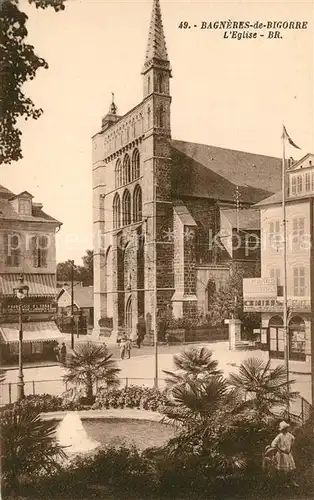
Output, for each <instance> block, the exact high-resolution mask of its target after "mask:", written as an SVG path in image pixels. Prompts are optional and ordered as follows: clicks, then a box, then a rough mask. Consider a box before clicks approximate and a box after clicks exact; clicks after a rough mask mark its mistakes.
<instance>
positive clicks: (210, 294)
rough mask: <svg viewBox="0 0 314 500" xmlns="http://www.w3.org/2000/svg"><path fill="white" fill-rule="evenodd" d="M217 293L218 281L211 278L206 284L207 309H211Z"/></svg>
mask: <svg viewBox="0 0 314 500" xmlns="http://www.w3.org/2000/svg"><path fill="white" fill-rule="evenodd" d="M215 293H216V283H215V282H214V281H213V280H211V279H210V280H209V281H208V283H207V286H206V299H207V300H206V303H207V311H210V309H211V306H212V301H213V298H214V295H215Z"/></svg>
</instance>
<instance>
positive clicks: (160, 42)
mask: <svg viewBox="0 0 314 500" xmlns="http://www.w3.org/2000/svg"><path fill="white" fill-rule="evenodd" d="M154 58H156V59H162V60H164V61H168V54H167V47H166V39H165V34H164V29H163V24H162V18H161V10H160V4H159V0H154V2H153V9H152V16H151V21H150V25H149V33H148V42H147V50H146V57H145V64H146V63H148V62H149V61H151V60H152V59H154Z"/></svg>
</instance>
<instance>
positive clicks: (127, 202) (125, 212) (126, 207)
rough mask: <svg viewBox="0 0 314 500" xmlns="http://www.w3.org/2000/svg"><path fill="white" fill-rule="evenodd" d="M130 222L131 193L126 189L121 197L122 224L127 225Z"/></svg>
mask: <svg viewBox="0 0 314 500" xmlns="http://www.w3.org/2000/svg"><path fill="white" fill-rule="evenodd" d="M128 224H131V195H130V191H129V190H128V189H126V190H125V191H124V193H123V197H122V225H123V226H127V225H128Z"/></svg>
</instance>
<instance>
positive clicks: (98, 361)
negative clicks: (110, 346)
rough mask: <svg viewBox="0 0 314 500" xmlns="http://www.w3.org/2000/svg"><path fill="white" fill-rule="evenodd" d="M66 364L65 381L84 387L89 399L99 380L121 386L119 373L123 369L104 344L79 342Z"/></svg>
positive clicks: (102, 383) (106, 383)
mask: <svg viewBox="0 0 314 500" xmlns="http://www.w3.org/2000/svg"><path fill="white" fill-rule="evenodd" d="M64 366H65V368H66V373H65V375H64V381H65V382H70V383H72V384H74V385H75V386H77V387H78V388H80V387H83V388H84V389H85V392H86V397H87V398H88V399H92V398H93V387H94V384H95V383H97V382H100V383H101V385H105V386H106V387H108V388H109V387H111V388H113V387H118V386H119V383H120V382H119V378H118V374H119V372H120V371H121V370H120V368H118V367H117V364H116V361H114V360H113V359H112V354H109V353H108V350H107V347H105V346H104V345H96V344H93V343H92V342H87V343H86V344H78V345H77V347H76V349H75V350H74V351H73V354H72V356H71V358H70V360H69V361H66V362H65V363H64Z"/></svg>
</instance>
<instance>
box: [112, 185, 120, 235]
mask: <svg viewBox="0 0 314 500" xmlns="http://www.w3.org/2000/svg"><path fill="white" fill-rule="evenodd" d="M120 213H121V208H120V196H119V195H118V193H116V194H115V197H114V199H113V229H118V228H119V227H120V224H121V214H120Z"/></svg>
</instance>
